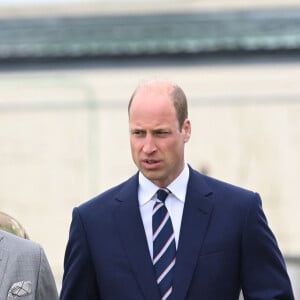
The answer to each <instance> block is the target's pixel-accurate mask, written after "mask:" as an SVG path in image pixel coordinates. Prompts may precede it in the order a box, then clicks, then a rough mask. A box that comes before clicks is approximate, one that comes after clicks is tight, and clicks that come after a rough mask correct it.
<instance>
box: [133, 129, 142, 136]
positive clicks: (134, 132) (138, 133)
mask: <svg viewBox="0 0 300 300" xmlns="http://www.w3.org/2000/svg"><path fill="white" fill-rule="evenodd" d="M143 134H144V132H143V131H141V130H134V131H132V135H135V136H142V135H143Z"/></svg>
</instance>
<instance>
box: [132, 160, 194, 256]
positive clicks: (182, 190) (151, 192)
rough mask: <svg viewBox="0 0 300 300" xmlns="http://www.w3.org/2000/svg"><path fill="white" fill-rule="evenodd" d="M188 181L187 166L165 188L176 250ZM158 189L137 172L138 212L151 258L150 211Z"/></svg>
mask: <svg viewBox="0 0 300 300" xmlns="http://www.w3.org/2000/svg"><path fill="white" fill-rule="evenodd" d="M188 179H189V168H188V166H187V164H185V167H184V169H183V171H182V172H181V173H180V174H179V176H178V177H177V178H176V179H175V180H174V181H172V182H171V183H170V184H169V185H168V186H167V187H166V188H168V190H170V191H171V194H170V195H169V196H168V198H167V199H166V201H165V205H166V207H167V209H168V211H169V214H170V217H171V220H172V224H173V229H174V235H175V242H176V248H177V246H178V241H179V233H180V226H181V219H182V213H183V207H184V201H185V196H186V190H187V184H188ZM158 189H159V187H158V186H156V185H155V184H154V183H152V182H151V181H150V180H149V179H147V178H146V177H145V176H144V175H143V174H142V173H141V172H139V189H138V199H139V207H140V212H141V216H142V220H143V224H144V229H145V233H146V238H147V242H148V247H149V252H150V255H151V257H152V256H153V240H152V210H153V206H154V204H155V201H156V195H155V194H156V192H157V190H158Z"/></svg>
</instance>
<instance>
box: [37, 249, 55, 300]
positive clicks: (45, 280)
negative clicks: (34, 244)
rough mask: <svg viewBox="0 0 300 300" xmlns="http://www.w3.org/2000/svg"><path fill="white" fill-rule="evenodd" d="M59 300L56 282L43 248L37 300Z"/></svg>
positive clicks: (41, 250)
mask: <svg viewBox="0 0 300 300" xmlns="http://www.w3.org/2000/svg"><path fill="white" fill-rule="evenodd" d="M45 299H47V300H58V293H57V288H56V284H55V280H54V277H53V274H52V271H51V268H50V265H49V263H48V260H47V257H46V255H45V252H44V250H43V248H42V247H40V269H39V276H38V282H37V291H36V300H45Z"/></svg>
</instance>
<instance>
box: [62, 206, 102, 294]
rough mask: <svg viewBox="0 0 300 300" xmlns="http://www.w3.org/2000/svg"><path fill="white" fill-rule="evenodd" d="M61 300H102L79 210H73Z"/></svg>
mask: <svg viewBox="0 0 300 300" xmlns="http://www.w3.org/2000/svg"><path fill="white" fill-rule="evenodd" d="M60 299H61V300H83V299H89V300H100V296H99V293H98V286H97V281H96V274H95V271H94V266H93V264H92V260H91V255H90V250H89V247H88V242H87V239H86V233H85V230H84V227H83V225H82V221H81V218H80V215H79V211H78V209H77V208H75V209H74V210H73V217H72V223H71V226H70V234H69V241H68V244H67V247H66V252H65V259H64V275H63V283H62V290H61V294H60Z"/></svg>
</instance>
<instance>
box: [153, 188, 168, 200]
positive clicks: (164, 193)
mask: <svg viewBox="0 0 300 300" xmlns="http://www.w3.org/2000/svg"><path fill="white" fill-rule="evenodd" d="M169 194H170V191H169V190H168V189H159V190H158V191H157V193H156V195H157V199H158V200H160V201H161V202H165V200H166V198H167V197H168V195H169Z"/></svg>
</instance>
